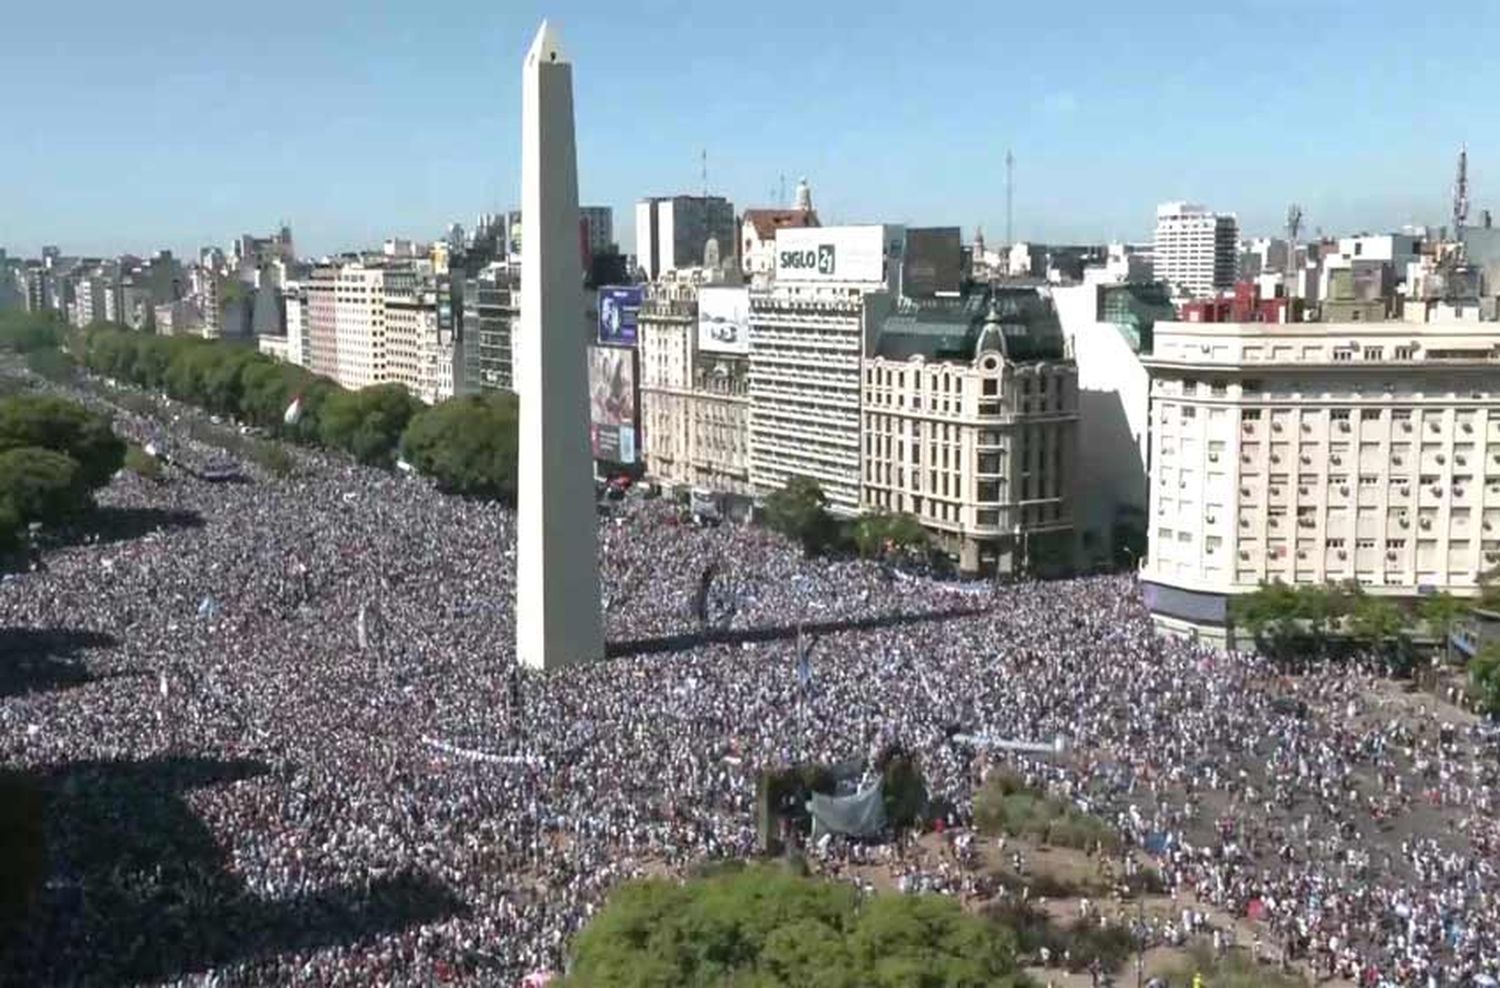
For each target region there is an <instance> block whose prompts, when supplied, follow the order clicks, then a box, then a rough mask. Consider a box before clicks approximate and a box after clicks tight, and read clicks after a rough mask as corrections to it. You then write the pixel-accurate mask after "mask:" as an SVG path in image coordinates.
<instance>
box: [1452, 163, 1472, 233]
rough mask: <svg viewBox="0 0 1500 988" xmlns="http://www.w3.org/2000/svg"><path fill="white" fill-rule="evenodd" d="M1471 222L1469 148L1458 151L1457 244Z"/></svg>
mask: <svg viewBox="0 0 1500 988" xmlns="http://www.w3.org/2000/svg"><path fill="white" fill-rule="evenodd" d="M1467 222H1469V146H1468V145H1467V144H1465V145H1463V146H1461V147H1460V148H1459V149H1458V175H1457V176H1455V177H1454V179H1453V230H1452V236H1453V239H1454V241H1455V242H1457V241H1459V240H1462V239H1463V236H1462V234H1463V229H1464V224H1465V223H1467Z"/></svg>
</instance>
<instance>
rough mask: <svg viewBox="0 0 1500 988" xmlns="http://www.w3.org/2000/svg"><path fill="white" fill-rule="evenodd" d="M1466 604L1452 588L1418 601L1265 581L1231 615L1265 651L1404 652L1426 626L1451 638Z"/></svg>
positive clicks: (1235, 601) (1346, 587)
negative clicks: (1343, 649)
mask: <svg viewBox="0 0 1500 988" xmlns="http://www.w3.org/2000/svg"><path fill="white" fill-rule="evenodd" d="M1467 606H1468V605H1467V604H1466V603H1465V602H1463V601H1461V600H1459V599H1458V598H1457V597H1454V596H1453V595H1452V594H1449V593H1447V592H1443V593H1436V594H1432V595H1430V596H1427V597H1423V598H1421V599H1420V600H1419V601H1417V602H1416V603H1415V604H1408V603H1405V602H1399V601H1396V600H1394V599H1392V598H1390V597H1383V596H1374V595H1372V594H1368V593H1366V592H1365V591H1364V589H1363V588H1362V587H1360V586H1359V585H1358V584H1357V583H1353V582H1348V583H1324V584H1300V585H1297V586H1289V585H1288V584H1286V583H1282V582H1280V581H1274V582H1271V583H1263V584H1261V585H1260V587H1259V589H1257V590H1256V591H1255V592H1254V593H1249V594H1244V595H1242V596H1238V597H1234V598H1232V599H1231V600H1230V604H1229V618H1230V621H1231V623H1232V624H1233V625H1234V627H1235V628H1237V629H1240V630H1243V631H1244V632H1246V633H1248V634H1249V635H1250V636H1251V637H1252V638H1253V639H1254V640H1255V642H1256V644H1257V645H1258V646H1259V647H1260V648H1261V649H1262V650H1263V651H1265V652H1267V653H1268V654H1271V655H1275V656H1279V657H1290V656H1292V655H1296V654H1313V655H1318V656H1322V655H1326V654H1328V652H1329V650H1330V649H1331V648H1333V647H1335V646H1337V645H1344V646H1351V647H1355V648H1365V649H1373V650H1375V651H1378V652H1387V653H1392V654H1395V653H1400V652H1402V651H1404V649H1405V647H1406V646H1407V644H1409V641H1410V639H1411V638H1412V637H1413V635H1414V634H1415V632H1416V631H1417V630H1418V626H1419V625H1422V626H1425V628H1426V630H1427V631H1428V633H1430V634H1432V635H1437V636H1441V637H1442V638H1444V639H1446V638H1447V636H1448V633H1449V632H1450V631H1451V629H1452V627H1453V624H1454V622H1455V621H1457V620H1458V619H1459V618H1460V617H1461V616H1462V615H1463V614H1464V613H1465V611H1466V609H1467Z"/></svg>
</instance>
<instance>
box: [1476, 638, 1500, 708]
mask: <svg viewBox="0 0 1500 988" xmlns="http://www.w3.org/2000/svg"><path fill="white" fill-rule="evenodd" d="M1468 692H1469V696H1470V697H1471V698H1472V699H1473V701H1474V707H1475V709H1477V710H1478V711H1479V712H1480V713H1481V714H1485V715H1487V716H1490V717H1500V647H1496V646H1495V645H1487V646H1485V647H1484V649H1483V650H1482V651H1480V653H1479V654H1478V655H1476V656H1474V658H1473V659H1471V660H1470V661H1469V690H1468Z"/></svg>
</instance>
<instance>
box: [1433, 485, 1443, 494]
mask: <svg viewBox="0 0 1500 988" xmlns="http://www.w3.org/2000/svg"><path fill="white" fill-rule="evenodd" d="M1432 493H1433V494H1435V495H1437V494H1442V493H1443V485H1442V484H1433V485H1432Z"/></svg>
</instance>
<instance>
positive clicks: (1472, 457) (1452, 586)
mask: <svg viewBox="0 0 1500 988" xmlns="http://www.w3.org/2000/svg"><path fill="white" fill-rule="evenodd" d="M1144 362H1145V364H1146V367H1147V369H1148V371H1149V373H1150V375H1151V385H1150V392H1151V396H1150V401H1151V407H1150V430H1151V449H1152V465H1151V475H1150V480H1149V483H1150V494H1149V501H1150V505H1149V509H1148V512H1149V514H1148V527H1149V536H1150V549H1149V553H1148V558H1147V561H1146V564H1145V566H1144V567H1143V568H1142V571H1141V579H1142V581H1143V586H1144V589H1145V593H1146V598H1147V602H1148V604H1149V605H1150V607H1151V610H1152V614H1153V617H1154V618H1155V620H1156V622H1157V624H1158V626H1159V627H1161V628H1163V629H1165V630H1168V631H1171V632H1178V633H1184V634H1192V635H1196V636H1202V637H1205V638H1207V639H1210V640H1213V641H1216V642H1220V643H1228V644H1233V638H1232V633H1231V632H1230V631H1229V630H1228V628H1227V619H1226V615H1227V612H1228V601H1229V598H1231V597H1232V596H1234V595H1235V594H1240V593H1247V592H1250V591H1253V590H1254V589H1256V587H1257V586H1259V585H1260V584H1261V583H1262V582H1266V581H1276V580H1280V581H1282V582H1285V583H1288V584H1315V583H1324V582H1343V581H1351V580H1352V581H1357V582H1358V583H1359V585H1360V586H1361V587H1362V588H1364V589H1365V590H1366V591H1367V592H1369V593H1374V594H1385V595H1392V596H1401V597H1409V596H1416V595H1419V594H1424V593H1429V592H1433V591H1437V590H1448V591H1451V592H1453V593H1456V594H1460V595H1469V594H1473V593H1474V592H1475V588H1476V580H1477V577H1478V575H1479V574H1480V573H1481V572H1483V571H1485V570H1488V569H1490V568H1493V567H1494V566H1495V565H1496V564H1497V563H1500V393H1497V390H1500V326H1497V324H1495V323H1480V322H1453V323H1447V324H1427V325H1423V326H1421V327H1416V326H1412V325H1406V324H1402V323H1399V322H1384V323H1287V324H1275V323H1216V324H1215V323H1185V322H1178V323H1167V322H1162V323H1157V324H1156V327H1155V347H1154V352H1153V353H1152V354H1151V356H1150V357H1149V358H1147V359H1146V360H1145V361H1144Z"/></svg>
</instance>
